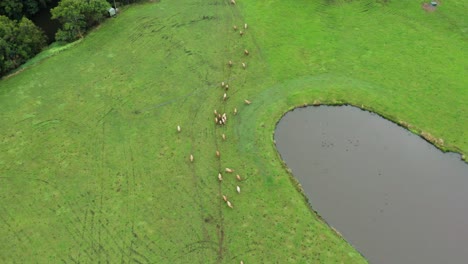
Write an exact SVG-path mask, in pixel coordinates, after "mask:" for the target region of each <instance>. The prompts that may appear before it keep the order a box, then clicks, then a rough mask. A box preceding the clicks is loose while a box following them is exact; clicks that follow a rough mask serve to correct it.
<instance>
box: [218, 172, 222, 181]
mask: <svg viewBox="0 0 468 264" xmlns="http://www.w3.org/2000/svg"><path fill="white" fill-rule="evenodd" d="M218 180H219V181H223V175H221V173H218Z"/></svg>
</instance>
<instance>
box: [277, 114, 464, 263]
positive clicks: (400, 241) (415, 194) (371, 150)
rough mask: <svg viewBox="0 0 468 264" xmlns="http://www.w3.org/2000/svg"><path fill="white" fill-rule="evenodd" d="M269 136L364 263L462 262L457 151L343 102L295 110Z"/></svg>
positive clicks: (461, 182) (461, 167) (461, 168)
mask: <svg viewBox="0 0 468 264" xmlns="http://www.w3.org/2000/svg"><path fill="white" fill-rule="evenodd" d="M275 139H276V143H277V148H278V151H279V153H280V154H281V156H282V158H283V159H284V161H285V162H286V163H287V165H288V167H289V168H290V169H291V170H292V172H293V174H294V176H295V177H296V178H297V179H298V180H299V182H300V183H301V184H302V187H303V188H304V190H305V193H306V195H307V196H308V197H309V199H310V203H311V205H312V207H313V208H314V210H316V211H318V213H319V214H320V215H321V216H322V217H323V218H324V219H325V220H326V221H327V222H328V223H329V224H330V225H331V226H334V227H335V228H336V229H337V230H338V231H339V232H340V233H341V234H343V236H344V237H345V239H346V240H347V241H349V242H350V243H351V244H353V245H354V246H355V247H356V248H357V249H358V250H359V251H360V252H361V253H362V254H363V255H364V256H365V257H366V258H367V259H368V260H369V261H370V263H377V264H387V263H388V264H397V263H398V264H406V263H409V264H418V263H421V264H422V263H424V264H429V263H434V264H441V263H460V264H466V263H468V165H467V164H466V163H464V162H463V161H461V160H460V156H459V155H456V154H444V153H442V152H441V151H439V150H438V149H436V148H435V147H434V146H432V145H431V144H429V143H427V142H426V141H424V140H423V139H421V138H420V137H418V136H416V135H413V134H411V133H410V132H409V131H407V130H405V129H403V128H401V127H399V126H397V125H396V124H394V123H391V122H390V121H387V120H385V119H383V118H381V117H379V116H378V115H375V114H372V113H369V112H366V111H362V110H360V109H358V108H354V107H350V106H346V107H328V106H320V107H308V108H301V109H296V110H294V111H292V112H290V113H288V114H286V115H285V116H284V118H283V119H282V120H281V122H280V123H279V124H278V126H277V129H276V133H275Z"/></svg>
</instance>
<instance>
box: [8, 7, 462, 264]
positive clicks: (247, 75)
mask: <svg viewBox="0 0 468 264" xmlns="http://www.w3.org/2000/svg"><path fill="white" fill-rule="evenodd" d="M237 2H238V4H237V5H236V6H230V5H229V4H228V1H227V0H191V1H189V0H175V1H161V2H160V3H148V4H143V5H135V6H132V7H130V8H127V9H124V10H123V12H122V13H121V14H120V15H119V16H118V17H117V18H115V19H109V20H108V21H107V22H105V23H104V24H103V25H102V26H100V27H99V28H97V29H96V30H94V31H93V32H92V33H90V34H89V35H88V36H87V37H86V38H85V39H84V40H82V41H81V42H80V43H77V44H76V45H73V46H72V47H69V48H67V49H64V50H62V51H61V52H57V54H55V55H53V56H49V55H50V54H46V55H44V54H43V55H42V56H43V57H42V58H45V59H41V60H38V61H34V63H32V65H33V66H31V67H29V68H27V69H26V70H24V71H22V72H20V73H18V74H16V75H15V76H11V77H9V78H6V79H4V80H2V81H0V124H1V126H0V149H1V151H0V173H1V174H0V209H1V212H2V213H1V214H0V244H1V245H2V246H1V247H0V262H2V263H60V262H66V263H101V262H103V263H104V262H107V263H239V262H240V260H243V261H244V263H246V264H248V263H366V261H365V259H364V258H363V257H362V256H361V255H360V254H359V253H358V252H357V251H355V250H354V249H353V248H352V246H351V245H349V244H347V243H346V242H345V241H344V240H343V239H342V238H341V237H339V236H338V235H337V234H335V233H334V232H333V231H332V230H331V229H330V228H329V227H328V226H327V225H326V224H324V223H323V222H322V221H321V220H320V219H319V217H318V216H317V215H316V214H315V213H314V212H313V211H311V210H310V208H309V206H308V204H307V201H306V200H305V198H304V197H303V195H302V194H301V193H300V192H298V191H297V188H296V184H295V183H294V180H292V178H291V177H290V175H289V174H288V172H287V170H286V169H285V168H284V166H283V164H282V162H281V160H280V158H279V156H278V154H277V152H276V149H275V146H274V143H273V131H274V128H275V124H276V122H278V120H279V119H280V117H281V116H282V115H283V114H284V113H285V112H286V111H288V110H289V109H292V108H294V107H296V106H301V105H304V104H312V103H314V102H316V103H317V102H321V103H327V104H343V103H349V104H353V105H358V106H361V107H363V108H366V109H370V110H372V111H375V112H377V113H379V114H381V115H383V116H384V117H386V118H388V119H391V120H394V121H395V122H401V123H402V124H404V125H405V126H409V128H410V129H411V130H412V131H413V132H415V133H422V132H424V133H425V135H426V138H428V139H430V140H434V141H437V143H438V144H439V147H440V148H442V149H444V150H454V151H458V152H460V153H464V154H465V155H466V153H468V134H467V131H468V121H467V120H468V104H467V102H468V89H467V88H468V79H467V77H466V76H468V75H467V71H466V68H467V62H466V58H467V57H468V56H467V55H468V54H467V53H468V52H467V48H466V47H467V33H468V21H467V19H466V16H464V15H465V14H466V10H468V6H467V5H468V4H467V2H466V1H462V0H456V1H447V2H444V3H443V4H442V5H441V6H440V7H439V8H438V10H437V11H436V12H433V13H426V12H424V11H423V10H422V9H421V6H420V5H421V3H420V2H419V1H390V2H389V3H388V4H385V5H382V4H378V3H377V1H373V0H363V1H341V0H335V1H325V0H324V1H307V0H298V1H284V0H283V1H281V0H268V1H256V0H237ZM244 23H248V25H249V27H248V29H247V30H245V34H244V36H242V37H241V36H240V35H239V33H238V32H235V31H234V30H233V28H232V27H233V25H237V26H239V27H241V26H242V25H243V24H244ZM244 49H248V50H249V52H250V55H249V56H245V55H244V54H243V52H244ZM49 52H50V51H49ZM39 56H41V55H39ZM38 58H41V57H38ZM229 60H232V61H233V62H234V65H233V67H232V68H230V67H228V66H227V62H228V61H229ZM241 62H245V63H247V68H246V69H245V70H244V69H243V68H242V67H241ZM221 81H226V82H227V83H229V85H230V89H229V90H228V91H227V95H228V99H227V100H226V101H225V102H224V101H223V100H222V96H223V93H224V92H223V89H222V88H221V86H220V83H221ZM244 99H249V100H251V101H252V104H251V105H245V104H244ZM234 108H237V109H238V112H239V113H238V115H236V116H234V115H233V114H232V112H233V109H234ZM214 109H217V110H218V111H221V112H226V113H227V114H228V122H227V125H226V126H223V127H221V126H215V125H214V116H213V110H214ZM177 125H180V126H181V129H182V131H181V132H180V133H177V131H176V127H177ZM223 133H224V134H225V135H226V137H227V139H226V141H223V140H222V139H221V135H222V134H223ZM440 139H442V140H443V141H442V140H440ZM217 149H218V150H219V151H220V153H221V158H220V159H217V158H216V156H215V151H216V150H217ZM190 154H193V156H194V162H193V163H191V162H190V161H189V156H190ZM390 162H391V161H390ZM226 167H229V168H233V169H234V170H235V173H234V174H232V175H231V174H225V173H224V180H223V182H222V183H219V182H218V179H217V175H218V172H219V171H224V168H226ZM311 172H312V173H313V168H311ZM235 174H240V175H241V176H242V177H243V181H242V182H237V181H236V179H235V176H234V175H235ZM236 185H239V186H240V187H241V190H242V191H241V194H237V193H236V191H235V188H236ZM222 194H225V195H227V196H228V198H229V200H230V201H231V202H232V204H233V206H234V208H233V209H230V208H228V207H227V206H226V204H225V203H224V201H223V200H222V198H221V195H222ZM310 202H311V204H312V206H313V204H314V201H310Z"/></svg>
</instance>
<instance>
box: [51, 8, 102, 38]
mask: <svg viewBox="0 0 468 264" xmlns="http://www.w3.org/2000/svg"><path fill="white" fill-rule="evenodd" d="M109 8H110V5H109V3H108V2H107V1H106V0H62V1H60V3H59V5H58V6H57V7H55V8H53V9H52V10H51V13H52V19H58V20H59V21H60V23H61V24H62V28H61V29H60V30H59V31H58V32H57V34H56V36H55V38H56V40H58V41H68V42H70V41H74V40H76V39H78V38H81V37H83V34H84V32H85V31H86V30H87V29H89V28H90V27H92V26H93V25H96V24H99V23H100V22H101V21H102V20H103V19H104V18H105V15H106V13H107V10H108V9H109Z"/></svg>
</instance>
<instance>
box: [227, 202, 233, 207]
mask: <svg viewBox="0 0 468 264" xmlns="http://www.w3.org/2000/svg"><path fill="white" fill-rule="evenodd" d="M226 203H227V206H229V208H234V206H232V204H231V202H230V201H226Z"/></svg>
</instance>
